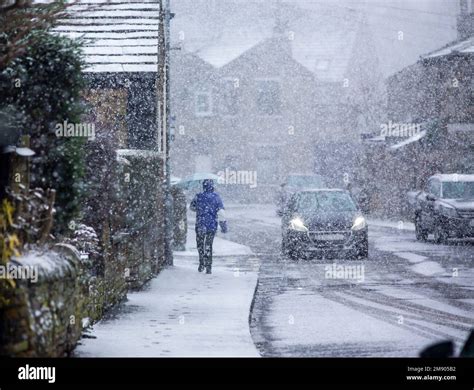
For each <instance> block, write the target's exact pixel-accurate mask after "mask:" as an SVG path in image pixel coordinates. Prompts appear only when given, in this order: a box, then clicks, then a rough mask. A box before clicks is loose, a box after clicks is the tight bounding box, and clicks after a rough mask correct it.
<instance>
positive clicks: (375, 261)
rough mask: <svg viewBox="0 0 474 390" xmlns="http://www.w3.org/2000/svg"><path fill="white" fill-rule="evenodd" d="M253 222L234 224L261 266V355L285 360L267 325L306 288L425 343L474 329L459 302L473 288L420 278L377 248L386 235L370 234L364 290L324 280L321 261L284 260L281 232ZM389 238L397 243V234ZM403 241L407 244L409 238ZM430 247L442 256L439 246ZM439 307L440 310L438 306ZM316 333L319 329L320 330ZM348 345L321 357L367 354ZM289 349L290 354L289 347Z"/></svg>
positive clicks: (257, 316)
mask: <svg viewBox="0 0 474 390" xmlns="http://www.w3.org/2000/svg"><path fill="white" fill-rule="evenodd" d="M252 219H253V220H252V222H248V221H247V220H245V218H239V220H235V221H233V224H234V228H235V230H234V233H233V236H232V237H231V238H230V239H231V240H233V241H237V242H240V243H242V244H245V245H248V246H250V247H251V248H252V250H253V251H254V253H256V254H257V257H258V258H259V261H260V264H261V268H260V280H259V284H258V288H257V293H256V297H255V302H254V308H253V312H252V313H251V332H252V335H253V337H254V341H255V342H256V344H257V347H258V348H259V349H260V351H261V353H262V355H265V356H282V350H281V349H279V348H275V346H274V344H275V342H277V341H278V340H276V339H275V336H274V335H273V334H274V333H275V328H274V324H271V323H269V322H268V317H269V314H270V312H271V310H272V309H271V308H272V306H273V305H274V300H275V298H276V297H278V296H280V295H282V294H288V293H290V294H292V293H293V291H295V292H297V291H296V290H301V289H302V290H303V291H304V293H309V294H313V295H319V296H321V297H323V298H325V299H327V300H329V301H332V302H335V303H337V304H341V305H344V306H345V307H348V308H351V309H355V310H357V311H358V312H359V313H361V314H365V315H369V316H371V317H373V318H374V319H376V320H378V321H383V322H385V323H388V324H391V325H393V326H396V327H398V328H400V329H404V330H405V331H408V332H410V333H412V334H414V335H415V334H416V335H418V336H421V337H422V338H424V339H426V344H429V343H430V342H434V341H438V340H442V339H453V340H454V341H455V342H456V343H457V344H458V346H459V345H460V344H461V342H462V341H463V340H464V338H465V334H466V335H467V332H468V331H469V330H470V329H471V327H472V326H473V325H474V318H472V317H470V316H469V310H472V306H471V305H469V304H466V303H463V302H460V301H458V299H460V298H464V299H472V298H474V290H469V289H466V288H463V286H460V285H456V284H449V283H443V282H440V281H437V280H436V279H435V278H433V277H428V276H424V275H420V274H417V273H415V272H413V270H412V269H411V268H410V266H411V265H412V264H410V263H409V262H407V261H406V260H403V259H400V258H399V257H397V256H396V255H395V254H394V253H392V252H391V251H381V250H378V248H377V249H375V248H374V241H375V238H379V239H380V235H381V234H383V233H382V232H380V231H376V232H374V233H375V234H374V238H373V239H370V235H369V242H370V257H369V259H368V260H367V261H365V262H363V264H364V265H365V267H366V268H369V270H370V274H369V275H370V278H369V279H368V280H366V281H365V282H364V285H363V286H359V285H357V284H355V283H354V282H353V281H352V282H351V281H346V280H330V281H328V280H327V279H325V278H324V273H323V272H322V271H321V269H323V268H324V266H325V265H331V263H327V260H324V263H323V262H321V260H310V261H296V262H294V261H289V260H286V259H282V258H281V256H280V242H281V229H280V228H279V227H277V226H269V225H268V224H265V225H264V224H262V225H259V224H258V223H256V222H255V218H254V217H252ZM390 238H391V239H393V237H392V236H390ZM400 239H401V240H403V239H404V237H400ZM407 241H408V240H407ZM429 249H430V250H431V251H432V253H433V254H434V255H437V252H436V247H433V248H431V247H430V248H429ZM448 251H449V253H448V255H450V256H453V257H456V256H463V255H464V256H465V253H469V252H466V251H464V252H462V251H459V249H458V248H452V250H449V249H448ZM424 256H426V257H427V258H430V257H431V256H430V253H428V254H427V253H424ZM334 261H335V262H338V264H346V265H352V264H361V262H357V263H356V262H354V261H351V260H349V261H346V260H344V259H335V260H334ZM384 288H390V289H391V294H393V291H395V295H396V296H393V295H391V294H384V291H383V289H384ZM398 292H400V296H401V297H403V295H404V294H407V293H408V294H415V295H416V296H418V297H419V299H420V300H421V302H413V301H412V300H410V298H406V299H405V298H400V297H398ZM298 293H301V291H298ZM425 298H426V299H427V300H429V302H426V303H425V304H424V303H423V302H422V300H423V299H425ZM412 299H413V298H412ZM417 299H418V298H417ZM427 303H429V305H428V304H427ZM438 303H439V306H440V309H437V308H435V307H433V306H436V305H437V304H438ZM443 307H445V308H449V307H451V308H453V309H452V310H451V311H453V310H458V311H462V312H465V313H466V314H464V315H463V314H462V313H461V314H455V313H453V312H450V311H449V310H447V311H444V310H443ZM400 315H402V316H403V323H401V324H399V323H398V322H397V316H400ZM317 331H318V330H317V329H315V332H317ZM349 344H350V343H348V344H347V348H346V347H344V348H341V346H340V345H339V346H338V347H337V348H338V349H337V350H335V351H331V350H330V347H328V346H327V345H325V344H321V345H318V348H319V349H318V351H319V352H318V356H320V352H321V351H326V352H327V356H351V355H350V354H351V353H355V352H354V351H357V353H358V354H362V355H364V354H365V352H364V351H361V350H360V346H359V349H358V348H357V345H352V344H350V345H349ZM388 344H390V343H388ZM313 347H314V346H311V345H308V346H306V347H305V346H301V348H302V351H301V356H308V355H307V353H308V351H312V349H311V348H313ZM328 348H329V349H328ZM335 348H336V347H335ZM390 348H393V351H395V352H396V351H402V350H403V348H401V349H400V347H398V346H397V345H396V343H394V344H393V345H391V346H390ZM285 350H286V351H288V348H286V349H285ZM313 351H314V349H313ZM351 351H352V352H351ZM376 351H377V348H376V347H372V349H371V350H370V351H367V352H366V354H367V356H374V355H373V353H374V352H375V353H377V352H376ZM379 351H384V352H387V351H386V350H384V349H379ZM294 353H295V356H300V355H298V352H297V351H296V352H294ZM381 353H383V352H381ZM338 354H340V355H338Z"/></svg>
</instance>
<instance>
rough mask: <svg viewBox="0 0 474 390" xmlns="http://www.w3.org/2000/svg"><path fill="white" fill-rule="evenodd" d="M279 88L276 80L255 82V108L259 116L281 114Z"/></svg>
mask: <svg viewBox="0 0 474 390" xmlns="http://www.w3.org/2000/svg"><path fill="white" fill-rule="evenodd" d="M281 106H282V104H281V88H280V83H279V82H278V81H276V80H257V108H258V112H259V113H260V114H261V115H279V114H280V113H281Z"/></svg>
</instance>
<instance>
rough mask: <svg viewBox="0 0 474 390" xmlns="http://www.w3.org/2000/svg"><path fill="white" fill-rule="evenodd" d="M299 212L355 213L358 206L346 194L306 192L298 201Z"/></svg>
mask: <svg viewBox="0 0 474 390" xmlns="http://www.w3.org/2000/svg"><path fill="white" fill-rule="evenodd" d="M297 208H298V211H299V212H301V213H307V212H315V211H328V212H341V211H355V210H357V207H356V205H355V204H354V202H353V201H352V199H351V197H350V196H349V194H347V193H345V192H337V191H331V192H304V193H301V194H300V196H299V200H298V206H297Z"/></svg>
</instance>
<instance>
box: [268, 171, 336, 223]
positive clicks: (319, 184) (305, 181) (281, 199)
mask: <svg viewBox="0 0 474 390" xmlns="http://www.w3.org/2000/svg"><path fill="white" fill-rule="evenodd" d="M319 188H327V183H326V179H325V178H324V177H323V176H321V175H306V174H296V173H294V174H291V175H288V177H287V178H286V180H285V182H284V183H282V184H281V186H280V190H279V191H278V193H277V197H276V205H277V214H278V215H279V216H280V217H281V216H282V213H283V208H284V207H285V205H286V203H287V202H288V199H289V198H290V196H291V195H292V194H294V193H295V192H297V191H301V190H309V189H319Z"/></svg>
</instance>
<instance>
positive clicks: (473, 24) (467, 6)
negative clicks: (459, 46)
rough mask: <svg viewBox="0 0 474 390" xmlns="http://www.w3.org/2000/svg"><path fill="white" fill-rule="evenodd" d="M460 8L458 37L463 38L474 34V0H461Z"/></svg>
mask: <svg viewBox="0 0 474 390" xmlns="http://www.w3.org/2000/svg"><path fill="white" fill-rule="evenodd" d="M459 9H460V13H459V16H458V18H457V27H458V39H460V40H463V39H467V38H469V37H472V36H473V35H474V0H459Z"/></svg>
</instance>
